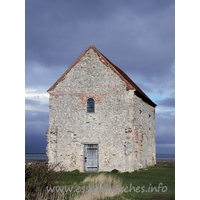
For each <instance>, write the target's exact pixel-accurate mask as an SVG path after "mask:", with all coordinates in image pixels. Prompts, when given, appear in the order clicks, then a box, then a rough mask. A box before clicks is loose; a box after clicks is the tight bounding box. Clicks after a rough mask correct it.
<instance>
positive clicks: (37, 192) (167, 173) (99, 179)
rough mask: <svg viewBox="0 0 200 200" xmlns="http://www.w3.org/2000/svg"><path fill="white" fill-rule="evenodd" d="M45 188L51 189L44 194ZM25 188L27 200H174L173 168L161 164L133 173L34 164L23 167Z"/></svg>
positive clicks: (173, 166) (172, 166)
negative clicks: (92, 171)
mask: <svg viewBox="0 0 200 200" xmlns="http://www.w3.org/2000/svg"><path fill="white" fill-rule="evenodd" d="M48 186H51V189H53V188H54V190H53V191H52V190H49V192H47V187H48ZM25 189H26V190H25V191H26V199H27V200H29V199H36V200H39V199H49V200H52V199H60V200H61V199H68V200H96V199H105V200H111V199H112V200H113V199H116V200H121V199H124V200H125V199H126V200H128V199H130V200H134V199H146V200H147V199H164V200H167V199H175V165H174V164H172V165H170V164H169V163H168V164H164V163H162V164H159V165H156V166H153V167H148V168H147V169H146V170H139V171H135V172H133V173H128V172H125V173H120V172H117V170H114V171H113V172H100V173H79V171H78V170H75V171H72V172H65V171H62V172H59V173H58V172H55V171H54V170H53V169H51V170H49V169H48V166H47V164H45V163H34V164H31V165H27V166H26V188H25ZM48 189H50V187H48ZM57 189H61V190H57ZM62 189H63V190H62Z"/></svg>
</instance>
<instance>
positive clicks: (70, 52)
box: [26, 1, 175, 80]
mask: <svg viewBox="0 0 200 200" xmlns="http://www.w3.org/2000/svg"><path fill="white" fill-rule="evenodd" d="M174 36H175V35H174V1H65V2H62V1H42V2H38V1H27V2H26V62H29V61H36V62H38V63H40V64H42V65H44V66H45V67H56V68H58V67H59V66H62V65H67V66H69V65H71V64H72V63H73V62H74V61H75V59H76V58H77V57H78V56H79V55H80V54H81V53H82V52H83V51H84V50H85V49H86V48H87V47H88V46H89V44H90V43H93V44H94V45H96V47H97V48H98V49H99V50H100V51H102V53H104V54H105V55H106V56H107V57H108V58H109V59H110V60H111V61H113V62H114V63H115V64H116V65H118V66H119V67H121V68H122V69H123V70H124V71H125V72H127V73H129V72H131V71H133V70H134V72H135V73H137V74H138V73H139V74H142V75H143V76H144V77H146V78H148V79H150V80H152V79H153V78H154V77H155V76H158V75H160V76H165V75H166V73H167V74H168V73H170V72H169V66H171V65H172V64H173V62H174Z"/></svg>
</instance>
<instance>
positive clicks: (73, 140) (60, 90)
mask: <svg viewBox="0 0 200 200" xmlns="http://www.w3.org/2000/svg"><path fill="white" fill-rule="evenodd" d="M48 92H49V94H50V98H49V130H48V132H47V133H46V136H47V142H48V144H47V148H46V151H47V155H48V159H49V164H57V163H58V162H60V163H61V164H62V165H63V166H64V167H65V170H66V171H71V170H74V169H78V170H79V171H81V172H83V171H111V170H113V169H117V170H119V171H121V172H125V171H129V172H132V171H134V170H137V169H139V168H143V167H146V166H149V165H154V164H156V152H155V148H156V145H155V107H156V104H155V103H154V102H152V101H151V100H150V99H149V97H148V96H147V95H146V94H145V93H144V92H143V91H142V90H141V89H140V88H139V87H138V86H137V85H136V84H135V83H134V82H133V81H132V80H131V79H130V78H129V77H128V76H127V75H126V74H125V73H124V72H123V71H122V70H121V69H119V68H118V67H117V66H115V65H114V64H113V63H112V62H111V61H109V60H108V59H107V58H106V57H105V56H104V55H103V54H102V53H101V52H100V51H98V50H97V49H96V48H95V47H94V46H93V45H90V46H89V47H88V48H87V49H86V50H85V51H84V52H83V53H82V54H81V56H80V57H79V58H78V59H77V60H76V61H75V62H74V64H72V66H71V67H70V68H69V69H68V70H67V71H66V72H65V73H64V74H63V75H62V76H61V77H60V78H59V79H58V80H57V82H56V83H55V84H54V85H53V86H52V87H51V88H50V89H49V90H48ZM89 98H91V99H93V100H94V109H95V112H94V113H87V100H88V99H89ZM96 152H97V153H96ZM90 165H91V166H90Z"/></svg>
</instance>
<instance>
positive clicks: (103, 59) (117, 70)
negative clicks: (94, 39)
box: [47, 44, 156, 107]
mask: <svg viewBox="0 0 200 200" xmlns="http://www.w3.org/2000/svg"><path fill="white" fill-rule="evenodd" d="M90 49H93V50H94V52H96V54H97V55H98V56H99V59H100V61H101V62H102V63H104V64H105V65H106V66H108V67H109V68H110V69H111V70H113V71H114V72H115V73H116V74H117V75H118V76H119V77H120V78H121V79H122V80H123V81H124V82H125V83H126V89H127V90H135V94H136V95H137V96H139V97H140V98H142V99H143V100H144V101H146V102H147V103H148V104H150V105H152V106H153V107H155V106H156V104H155V103H154V102H153V101H151V99H150V98H149V97H148V96H147V95H146V94H145V93H144V92H143V91H142V90H141V89H140V88H139V87H138V86H137V85H136V84H135V83H134V82H133V81H132V80H131V79H130V78H129V77H128V76H127V75H126V74H125V73H124V72H123V71H122V70H121V69H120V68H119V67H117V66H116V65H115V64H113V63H112V62H111V61H110V60H109V59H108V58H106V57H105V56H104V55H103V54H102V53H101V52H100V51H99V50H98V49H97V48H96V47H95V46H94V45H92V44H91V45H90V46H89V47H88V48H87V49H86V50H85V51H84V52H83V53H82V54H81V55H80V56H79V57H78V59H77V60H76V61H75V62H74V63H73V64H72V65H71V66H70V67H69V68H68V69H67V71H65V72H64V74H63V75H62V76H61V77H60V78H59V79H58V80H57V81H56V82H55V83H54V85H53V86H52V87H51V88H50V89H49V90H48V91H47V92H49V91H53V90H54V89H55V88H56V86H57V84H58V83H59V82H61V81H62V80H64V79H65V77H66V75H67V74H68V73H69V71H70V70H71V69H72V68H73V67H74V66H75V65H76V64H77V63H78V62H79V61H80V60H81V58H82V57H83V56H84V55H85V54H86V52H88V51H89V50H90Z"/></svg>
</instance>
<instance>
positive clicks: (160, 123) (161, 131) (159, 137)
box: [156, 111, 175, 146]
mask: <svg viewBox="0 0 200 200" xmlns="http://www.w3.org/2000/svg"><path fill="white" fill-rule="evenodd" d="M156 144H158V145H161V146H162V145H170V144H175V118H174V113H173V112H172V111H168V112H164V113H157V114H156Z"/></svg>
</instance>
